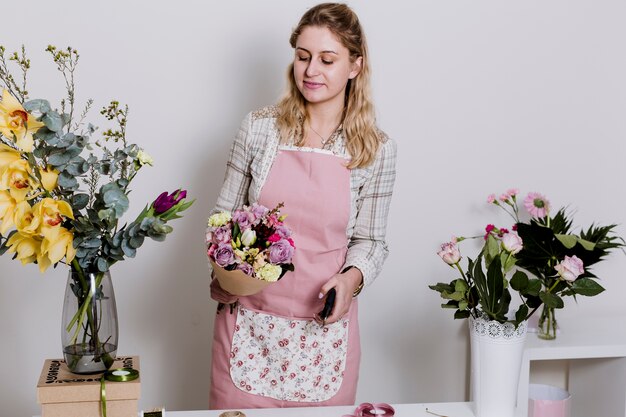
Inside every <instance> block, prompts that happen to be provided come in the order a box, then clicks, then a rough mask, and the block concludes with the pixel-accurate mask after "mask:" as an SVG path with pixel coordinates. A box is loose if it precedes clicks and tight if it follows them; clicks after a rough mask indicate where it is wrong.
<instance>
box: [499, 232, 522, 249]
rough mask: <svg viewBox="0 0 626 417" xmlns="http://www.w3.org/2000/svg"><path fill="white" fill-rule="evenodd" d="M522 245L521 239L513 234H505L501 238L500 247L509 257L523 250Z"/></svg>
mask: <svg viewBox="0 0 626 417" xmlns="http://www.w3.org/2000/svg"><path fill="white" fill-rule="evenodd" d="M523 244H524V242H522V238H521V237H519V235H518V234H517V233H515V232H511V233H505V234H504V236H502V247H503V248H504V250H505V251H507V252H509V253H510V254H511V255H515V254H516V253H518V252H519V251H521V250H522V249H524V246H523Z"/></svg>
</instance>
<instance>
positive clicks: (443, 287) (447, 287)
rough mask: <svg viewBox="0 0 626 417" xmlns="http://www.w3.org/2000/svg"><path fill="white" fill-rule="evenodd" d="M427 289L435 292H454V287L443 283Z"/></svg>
mask: <svg viewBox="0 0 626 417" xmlns="http://www.w3.org/2000/svg"><path fill="white" fill-rule="evenodd" d="M428 288H430V289H431V290H434V291H437V292H440V293H441V292H444V291H446V292H454V287H453V286H452V285H450V284H446V283H444V282H438V283H437V284H435V285H429V286H428Z"/></svg>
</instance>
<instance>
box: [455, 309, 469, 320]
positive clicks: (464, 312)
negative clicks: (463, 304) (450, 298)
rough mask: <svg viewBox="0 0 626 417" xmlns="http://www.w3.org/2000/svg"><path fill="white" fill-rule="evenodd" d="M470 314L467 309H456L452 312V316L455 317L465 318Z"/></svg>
mask: <svg viewBox="0 0 626 417" xmlns="http://www.w3.org/2000/svg"><path fill="white" fill-rule="evenodd" d="M469 316H470V312H469V310H457V311H456V312H455V313H454V318H455V319H466V318H468V317H469Z"/></svg>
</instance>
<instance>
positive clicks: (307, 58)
mask: <svg viewBox="0 0 626 417" xmlns="http://www.w3.org/2000/svg"><path fill="white" fill-rule="evenodd" d="M308 60H309V57H308V56H299V57H298V61H308Z"/></svg>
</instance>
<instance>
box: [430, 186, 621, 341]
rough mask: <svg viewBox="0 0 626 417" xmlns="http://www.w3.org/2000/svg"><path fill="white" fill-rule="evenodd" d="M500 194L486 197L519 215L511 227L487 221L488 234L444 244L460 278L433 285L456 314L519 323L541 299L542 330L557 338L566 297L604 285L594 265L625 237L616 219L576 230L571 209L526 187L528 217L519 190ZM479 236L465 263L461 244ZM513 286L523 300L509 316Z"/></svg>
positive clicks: (590, 293)
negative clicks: (558, 206) (554, 208)
mask: <svg viewBox="0 0 626 417" xmlns="http://www.w3.org/2000/svg"><path fill="white" fill-rule="evenodd" d="M496 195H497V194H490V195H489V196H488V197H487V200H486V201H487V203H488V204H493V205H495V206H498V207H499V208H501V209H502V210H504V211H505V212H506V213H507V214H508V215H509V216H510V217H511V218H512V219H513V224H512V225H511V227H510V229H507V228H504V227H498V226H496V225H494V224H488V225H487V226H486V227H485V229H484V234H480V235H477V236H471V237H469V238H466V237H456V238H454V239H453V241H451V242H448V243H444V244H443V245H441V248H440V250H439V251H438V252H437V254H438V255H439V257H441V259H442V260H443V261H444V262H445V263H446V264H448V265H450V266H451V267H453V269H455V270H457V272H459V273H460V277H459V278H457V279H455V280H453V281H451V282H450V283H443V282H440V283H437V284H436V285H431V286H430V288H431V289H433V290H435V291H437V292H439V293H440V294H441V297H442V298H443V299H445V300H447V302H446V304H443V305H442V306H443V307H445V308H451V309H456V312H455V315H454V317H455V318H466V317H469V316H474V317H478V316H481V315H487V316H488V317H489V318H490V319H493V320H497V321H500V322H504V321H511V322H513V323H515V324H518V323H520V322H521V321H523V320H526V319H527V318H528V317H530V316H531V315H532V314H533V313H534V312H535V311H536V310H537V309H539V308H540V307H542V306H543V309H542V312H541V317H540V319H539V325H540V327H541V331H540V333H542V332H543V335H544V336H541V337H545V338H553V337H555V334H556V333H555V328H556V327H555V326H556V320H555V319H554V310H555V309H561V308H563V307H564V302H563V298H564V297H566V296H587V297H590V296H595V295H597V294H600V293H601V292H602V291H604V288H603V287H602V286H601V285H600V284H599V283H598V282H597V277H596V276H595V275H594V274H593V272H592V271H591V267H592V265H593V264H595V263H597V262H599V261H601V260H603V259H604V257H605V256H606V255H608V253H609V252H610V251H611V250H613V249H617V248H620V249H622V248H623V247H624V246H625V242H624V240H623V239H622V238H621V237H619V236H616V235H615V234H614V231H613V229H614V228H615V227H616V225H608V226H599V225H596V224H593V225H591V226H590V227H589V228H588V229H583V230H580V232H578V233H575V232H574V231H573V228H572V221H571V220H570V219H569V218H568V216H567V214H566V212H565V210H564V209H560V210H558V211H556V212H555V213H553V212H552V210H551V205H550V202H549V200H548V199H547V198H546V197H545V196H544V195H542V194H540V193H537V192H531V193H528V194H527V196H526V197H525V198H524V199H523V206H524V207H525V208H526V211H527V212H528V215H529V216H530V219H529V220H527V221H522V220H521V219H520V217H521V216H520V213H519V208H518V202H517V196H518V195H519V190H518V189H516V188H511V189H508V190H507V191H506V192H504V193H501V194H499V197H496ZM480 238H482V240H484V245H483V247H482V249H481V251H480V252H479V254H478V255H477V257H476V258H475V259H470V258H469V257H468V258H466V262H467V270H464V269H463V267H462V266H461V263H462V261H463V257H462V256H461V253H460V250H459V248H458V245H457V244H458V243H459V242H462V241H463V240H466V239H480ZM622 250H623V249H622ZM483 269H485V270H486V272H484V271H483ZM500 281H504V282H503V283H502V284H500ZM511 292H515V293H517V294H518V295H519V297H520V301H521V304H520V306H519V307H518V308H517V311H516V312H515V317H514V318H513V317H509V315H508V313H509V312H508V310H509V307H510V305H509V303H510V301H511Z"/></svg>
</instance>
